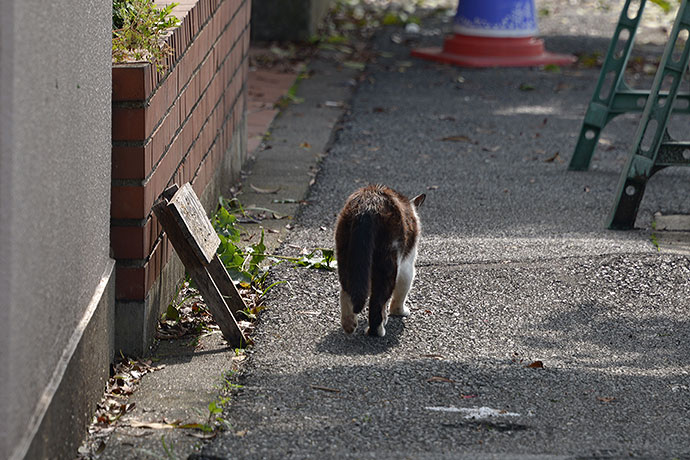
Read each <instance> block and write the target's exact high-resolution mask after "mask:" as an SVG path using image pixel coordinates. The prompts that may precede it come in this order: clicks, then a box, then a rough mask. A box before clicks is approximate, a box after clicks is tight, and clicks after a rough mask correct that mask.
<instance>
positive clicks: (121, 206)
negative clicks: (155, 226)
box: [110, 186, 150, 219]
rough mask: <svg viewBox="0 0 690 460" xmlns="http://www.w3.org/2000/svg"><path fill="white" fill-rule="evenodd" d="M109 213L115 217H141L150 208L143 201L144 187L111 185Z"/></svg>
mask: <svg viewBox="0 0 690 460" xmlns="http://www.w3.org/2000/svg"><path fill="white" fill-rule="evenodd" d="M111 200H112V203H111V207H110V215H111V217H113V218H115V219H143V218H145V217H146V216H147V215H148V212H149V210H150V208H149V209H147V208H146V203H145V202H144V187H140V186H139V187H137V186H113V187H112V192H111Z"/></svg>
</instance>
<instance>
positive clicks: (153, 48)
mask: <svg viewBox="0 0 690 460" xmlns="http://www.w3.org/2000/svg"><path fill="white" fill-rule="evenodd" d="M177 5H178V4H177V3H171V4H170V5H167V6H164V7H160V8H158V7H156V5H155V4H154V3H153V0H113V44H112V47H113V61H115V62H132V61H150V62H152V63H153V64H154V65H155V66H156V69H157V70H158V71H159V72H162V71H164V70H165V64H164V60H165V57H166V56H167V55H169V54H171V53H172V48H171V47H170V45H168V44H167V43H165V42H164V40H163V37H164V35H165V33H166V31H167V30H168V29H170V28H172V27H177V26H179V25H180V20H179V19H177V18H176V17H174V16H172V15H171V13H172V10H173V8H175V7H176V6H177Z"/></svg>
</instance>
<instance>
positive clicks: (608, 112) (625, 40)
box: [568, 0, 646, 171]
mask: <svg viewBox="0 0 690 460" xmlns="http://www.w3.org/2000/svg"><path fill="white" fill-rule="evenodd" d="M633 1H635V0H626V2H625V5H624V6H623V10H622V11H621V15H620V18H619V19H618V24H617V25H616V31H615V33H614V34H613V39H612V40H611V44H610V45H609V49H608V51H607V53H606V59H605V60H604V65H603V66H602V69H601V73H600V74H599V80H597V85H596V87H595V89H594V94H593V95H592V100H591V101H590V103H589V106H588V107H587V113H586V114H585V118H584V121H583V122H582V128H581V129H580V136H579V137H578V139H577V144H576V145H575V151H574V152H573V156H572V158H571V159H570V165H569V166H568V169H570V170H575V171H586V170H587V169H588V168H589V163H590V161H591V160H592V155H593V154H594V149H595V147H596V145H597V142H598V141H599V135H600V133H601V130H602V129H604V126H606V124H607V123H608V122H609V121H610V120H611V119H612V118H613V117H614V116H616V115H618V114H620V113H622V112H621V111H620V110H618V111H615V110H614V103H615V102H616V95H617V94H619V93H629V92H630V90H629V88H628V87H627V86H626V85H625V82H624V81H623V75H624V73H625V67H626V65H627V63H628V58H629V57H630V52H631V51H632V48H633V42H634V41H635V34H636V32H637V26H638V24H639V22H640V17H641V16H642V12H643V10H644V6H645V4H646V0H639V8H638V9H637V12H636V13H635V12H634V11H631V9H630V4H631V3H632V2H633ZM630 15H634V16H633V17H630ZM631 109H632V110H635V109H636V107H634V106H633V107H631ZM637 110H640V108H639V107H638V108H637Z"/></svg>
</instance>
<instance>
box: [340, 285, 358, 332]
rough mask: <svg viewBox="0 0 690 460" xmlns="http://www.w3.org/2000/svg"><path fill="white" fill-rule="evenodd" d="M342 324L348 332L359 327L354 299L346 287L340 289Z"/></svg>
mask: <svg viewBox="0 0 690 460" xmlns="http://www.w3.org/2000/svg"><path fill="white" fill-rule="evenodd" d="M340 324H342V325H343V330H344V331H345V332H346V333H347V334H352V333H353V332H355V328H356V327H357V315H356V314H355V312H354V307H353V305H352V299H350V295H349V294H348V293H347V292H345V290H344V289H342V288H341V289H340Z"/></svg>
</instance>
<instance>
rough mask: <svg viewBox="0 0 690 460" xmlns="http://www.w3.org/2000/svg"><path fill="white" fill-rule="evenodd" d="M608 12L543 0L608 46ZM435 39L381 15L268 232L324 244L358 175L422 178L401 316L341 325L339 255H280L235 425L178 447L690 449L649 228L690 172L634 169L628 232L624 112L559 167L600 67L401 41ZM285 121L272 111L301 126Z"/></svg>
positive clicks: (682, 296)
mask: <svg viewBox="0 0 690 460" xmlns="http://www.w3.org/2000/svg"><path fill="white" fill-rule="evenodd" d="M558 3H559V4H561V5H563V4H566V3H567V2H558ZM570 3H573V2H570ZM575 3H577V2H575ZM597 14H600V15H601V17H597V16H596V15H597ZM616 15H617V13H611V12H605V11H602V10H592V11H591V12H590V13H589V14H588V15H587V16H585V17H582V18H579V19H578V18H577V17H571V18H570V19H571V22H570V25H571V26H572V25H574V26H575V27H574V31H573V30H572V29H573V28H572V27H570V28H568V27H565V26H562V18H561V19H557V18H549V17H545V18H541V21H542V22H543V23H544V24H543V30H544V31H545V35H546V43H547V47H548V48H549V49H550V50H552V51H557V52H569V53H578V54H587V53H594V52H596V51H599V52H603V51H605V49H606V47H607V44H608V36H609V35H610V34H611V33H612V31H613V24H614V22H612V21H615V16H616ZM580 20H581V21H582V23H585V22H586V23H587V24H588V28H587V29H586V30H587V32H586V33H578V24H579V21H580ZM434 27H435V25H434V23H432V24H431V25H429V24H423V27H422V30H423V31H424V30H430V31H432V32H433V30H434ZM393 35H395V36H393ZM401 38H402V40H400V39H401ZM440 41H441V38H440V36H439V35H432V34H428V35H427V36H421V37H420V36H418V35H417V36H411V35H410V34H405V33H403V32H402V31H401V30H400V29H397V28H383V29H382V30H381V31H379V33H377V35H376V37H375V39H374V41H373V44H372V47H373V50H374V51H375V52H376V53H377V55H378V57H377V58H376V59H375V61H374V62H372V63H370V64H369V65H368V66H367V68H366V70H365V71H364V75H363V76H362V77H361V78H360V79H359V82H358V83H357V85H356V87H355V89H354V91H353V95H352V97H351V99H350V100H349V101H347V102H348V104H349V110H348V111H347V113H346V115H345V118H344V119H343V120H342V123H341V125H340V126H339V128H338V129H337V132H336V134H335V136H334V138H333V140H332V142H331V143H330V144H329V145H330V147H329V148H328V152H327V155H325V157H324V159H323V160H322V161H321V163H320V164H319V173H318V174H317V176H316V179H315V181H314V184H313V186H312V187H311V189H310V190H309V193H308V195H307V202H306V204H304V205H303V206H302V207H301V208H300V210H299V213H298V215H297V217H296V219H295V220H294V222H293V223H292V230H291V231H290V232H289V234H288V236H287V238H286V240H285V241H284V244H283V245H282V251H283V253H285V254H294V253H295V252H296V251H298V250H299V248H315V247H333V245H334V242H333V227H334V222H335V216H336V214H337V212H338V211H339V209H340V208H341V206H342V205H343V202H344V200H345V198H346V197H347V196H348V194H349V193H351V192H352V191H353V190H354V189H355V188H357V187H360V186H363V185H366V184H369V183H383V184H387V185H389V186H391V187H394V188H396V189H398V190H400V191H401V192H403V193H406V194H408V195H410V196H413V195H415V194H417V193H421V192H425V193H427V199H426V202H425V203H424V206H423V207H422V209H421V211H420V216H421V220H422V227H423V236H422V240H421V244H420V252H419V257H418V261H417V270H418V273H417V278H416V280H415V282H414V285H413V288H412V291H411V294H410V297H409V300H408V302H409V307H410V308H411V310H412V314H411V316H410V317H408V318H392V319H391V320H390V322H389V325H388V327H387V335H386V336H385V337H384V338H372V337H367V336H364V335H363V331H364V329H365V327H366V324H365V319H364V316H362V317H361V318H360V322H359V327H358V329H357V331H356V332H355V334H354V335H352V336H347V335H345V334H344V333H343V331H342V330H341V327H340V324H339V306H338V281H337V276H336V274H335V273H334V272H328V271H320V270H310V269H305V268H291V267H289V266H287V265H281V266H279V267H277V268H276V269H275V271H274V275H273V277H274V279H275V280H286V281H287V283H285V284H283V285H280V286H279V287H277V288H275V289H274V291H273V292H272V293H271V295H270V297H269V301H268V304H269V305H270V306H269V308H268V309H267V310H266V311H264V312H263V314H262V315H261V317H260V320H259V322H258V325H257V329H256V332H255V335H254V338H255V343H256V345H255V347H254V349H253V351H252V353H251V356H250V358H249V360H248V362H247V363H246V364H245V365H244V368H243V371H242V374H241V376H240V377H239V380H238V382H239V383H240V384H241V385H243V388H242V389H239V390H237V391H236V392H234V394H233V395H232V403H231V404H230V405H229V407H228V408H227V409H226V411H225V413H224V415H225V417H226V418H227V420H229V422H230V423H231V426H232V428H231V429H230V430H228V431H225V432H223V433H221V434H220V435H219V436H218V437H217V438H216V439H215V440H213V441H212V442H210V443H209V444H207V445H206V446H205V447H204V449H203V451H202V454H200V455H197V456H195V457H194V458H207V459H209V458H276V459H278V458H280V459H287V458H380V459H393V458H395V459H398V458H410V459H446V458H501V459H504V458H540V459H541V458H623V457H625V458H629V457H638V458H668V459H671V458H690V415H689V414H690V374H689V371H690V321H689V318H690V282H689V280H690V261H688V258H687V252H684V251H685V250H686V249H687V247H688V244H687V242H688V239H687V238H685V240H683V238H680V240H679V241H678V244H677V245H675V246H673V247H666V246H663V245H662V246H661V247H658V241H659V240H663V235H659V233H660V232H658V231H656V233H655V230H654V228H653V227H654V226H653V221H654V220H655V219H657V218H658V215H657V216H656V217H655V214H656V213H662V214H690V202H689V201H688V199H687V197H688V195H689V192H690V182H689V181H688V178H689V177H690V176H689V175H688V174H687V173H688V171H686V170H683V169H682V168H675V169H674V168H671V169H668V170H665V171H663V172H662V173H659V174H658V175H657V176H655V177H654V178H653V179H652V181H650V184H649V186H648V188H647V191H646V194H645V198H644V200H643V202H642V205H641V209H640V212H639V214H638V220H637V223H636V225H637V227H638V228H637V229H636V230H631V231H611V230H607V229H606V227H605V220H606V216H607V215H608V213H609V211H610V207H611V206H612V204H613V198H614V192H615V189H616V186H617V183H618V177H619V174H620V172H621V169H622V166H623V164H624V162H625V160H626V158H627V154H628V150H629V147H630V143H631V138H632V136H633V134H634V132H635V129H636V127H637V120H638V118H637V116H635V115H626V116H623V117H619V118H618V119H616V120H615V121H614V122H612V123H611V124H610V125H609V126H608V127H607V128H606V129H605V131H604V133H603V136H602V141H601V143H600V145H599V147H598V149H597V153H596V155H595V156H594V159H593V162H592V168H591V169H590V171H588V172H572V171H568V170H567V162H568V160H569V159H570V156H571V153H572V151H573V148H574V145H575V141H576V138H577V134H578V133H579V129H580V124H581V121H582V117H583V115H584V112H585V109H586V104H587V103H588V101H589V99H590V97H591V93H592V90H593V86H594V83H595V81H596V78H597V75H598V71H599V69H598V68H587V67H585V66H574V67H568V68H565V67H564V68H561V69H537V68H517V69H459V68H454V67H451V66H444V65H437V64H434V63H431V62H425V61H421V60H417V59H411V58H410V57H409V51H410V48H411V47H412V46H416V45H429V44H436V45H438V44H440ZM645 52H647V53H648V55H647V58H648V59H653V57H654V56H655V55H660V53H661V47H659V46H655V45H654V44H650V45H647V48H645ZM312 78H313V79H318V78H319V74H318V73H315V74H314V75H313V76H312ZM650 78H651V77H649V76H644V75H643V76H642V77H641V78H640V79H639V81H638V82H637V83H639V84H640V85H644V84H649V83H650V82H651V80H650ZM301 91H302V92H303V93H302V96H303V97H306V98H310V97H316V98H320V99H321V100H322V101H323V103H326V101H328V100H330V98H329V95H328V94H324V93H318V94H310V93H309V87H308V86H302V87H301ZM299 118H300V117H294V118H291V116H290V112H289V111H287V112H286V113H285V114H283V116H281V118H280V119H279V120H278V124H279V125H281V124H282V126H283V128H284V129H288V130H290V129H291V130H293V132H297V133H299V132H300V131H299V129H300V125H299V123H300V121H299ZM674 123H677V125H672V126H677V127H679V128H678V129H679V130H680V132H683V126H684V125H683V123H687V119H685V120H683V119H682V118H681V120H680V121H675V120H674ZM685 132H687V130H685ZM449 138H450V139H449ZM444 139H446V140H444ZM269 144H270V142H269ZM286 161H289V160H286ZM653 235H654V236H653Z"/></svg>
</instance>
